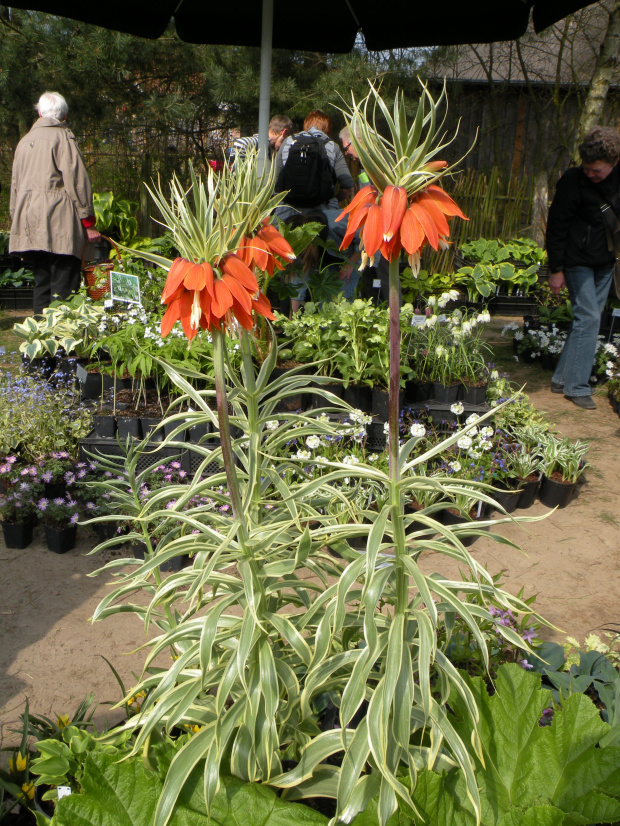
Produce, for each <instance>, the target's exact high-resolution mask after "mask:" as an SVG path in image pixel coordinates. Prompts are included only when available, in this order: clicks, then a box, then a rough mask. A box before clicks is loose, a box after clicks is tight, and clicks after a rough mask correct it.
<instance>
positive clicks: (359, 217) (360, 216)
mask: <svg viewBox="0 0 620 826" xmlns="http://www.w3.org/2000/svg"><path fill="white" fill-rule="evenodd" d="M369 209H370V204H363V206H362V207H360V209H358V210H356V211H355V212H354V213H353V212H352V213H351V214H350V215H349V221H348V223H347V231H346V232H345V234H344V238H343V239H342V244H341V245H340V249H341V250H346V248H347V247H348V246H349V244H350V243H351V241H352V240H353V236H354V235H355V233H356V232H357V230H358V229H359V228H360V226H362V224H364V223H365V221H366V218H367V217H368V210H369Z"/></svg>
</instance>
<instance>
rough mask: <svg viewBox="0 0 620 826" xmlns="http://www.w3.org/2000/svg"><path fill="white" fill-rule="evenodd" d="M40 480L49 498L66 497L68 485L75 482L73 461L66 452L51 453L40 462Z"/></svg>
mask: <svg viewBox="0 0 620 826" xmlns="http://www.w3.org/2000/svg"><path fill="white" fill-rule="evenodd" d="M38 464H39V478H40V480H41V482H43V483H44V485H45V495H46V496H47V497H48V498H51V499H53V498H55V497H58V496H64V495H65V492H66V490H67V485H68V484H71V483H72V482H73V481H74V475H73V473H72V469H73V461H72V459H71V457H70V455H69V454H68V453H67V451H66V450H58V451H55V452H54V453H49V454H47V455H46V456H44V457H43V458H42V459H40V460H39V462H38Z"/></svg>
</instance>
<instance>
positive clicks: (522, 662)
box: [519, 659, 534, 671]
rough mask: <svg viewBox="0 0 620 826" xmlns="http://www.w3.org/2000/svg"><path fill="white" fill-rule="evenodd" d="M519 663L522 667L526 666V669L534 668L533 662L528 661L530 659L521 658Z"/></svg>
mask: <svg viewBox="0 0 620 826" xmlns="http://www.w3.org/2000/svg"><path fill="white" fill-rule="evenodd" d="M519 665H520V666H521V668H524V669H525V670H526V671H531V670H532V669H533V668H534V666H533V665H532V664H531V663H528V661H527V660H525V659H523V660H519Z"/></svg>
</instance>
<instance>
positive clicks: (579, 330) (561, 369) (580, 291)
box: [553, 264, 614, 396]
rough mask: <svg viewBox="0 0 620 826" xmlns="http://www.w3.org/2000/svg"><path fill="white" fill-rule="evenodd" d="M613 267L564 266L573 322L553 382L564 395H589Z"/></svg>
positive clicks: (608, 265)
mask: <svg viewBox="0 0 620 826" xmlns="http://www.w3.org/2000/svg"><path fill="white" fill-rule="evenodd" d="M613 272H614V267H613V264H605V265H604V266H603V267H595V268H592V267H567V268H566V269H565V270H564V278H565V279H566V286H567V287H568V292H569V295H570V300H571V304H572V306H573V316H574V319H573V323H572V326H571V328H570V331H569V333H568V338H567V339H566V342H565V344H564V349H563V350H562V355H561V356H560V361H559V362H558V366H557V367H556V370H555V373H554V374H553V381H554V382H556V383H557V384H562V385H564V395H565V396H590V395H591V394H592V391H591V389H590V384H589V379H590V375H591V373H592V365H593V364H594V356H595V353H596V341H597V336H598V331H599V326H600V323H601V313H602V312H603V309H604V307H605V302H606V301H607V296H608V294H609V287H610V284H611V279H612V276H613Z"/></svg>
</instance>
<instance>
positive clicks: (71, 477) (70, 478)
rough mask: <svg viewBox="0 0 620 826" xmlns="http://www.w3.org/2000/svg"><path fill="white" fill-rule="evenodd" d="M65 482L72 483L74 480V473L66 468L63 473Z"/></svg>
mask: <svg viewBox="0 0 620 826" xmlns="http://www.w3.org/2000/svg"><path fill="white" fill-rule="evenodd" d="M84 472H85V471H82V473H84ZM65 482H66V483H67V484H68V485H72V484H73V483H74V482H75V474H74V473H72V472H71V471H70V470H68V471H67V472H66V473H65Z"/></svg>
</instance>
